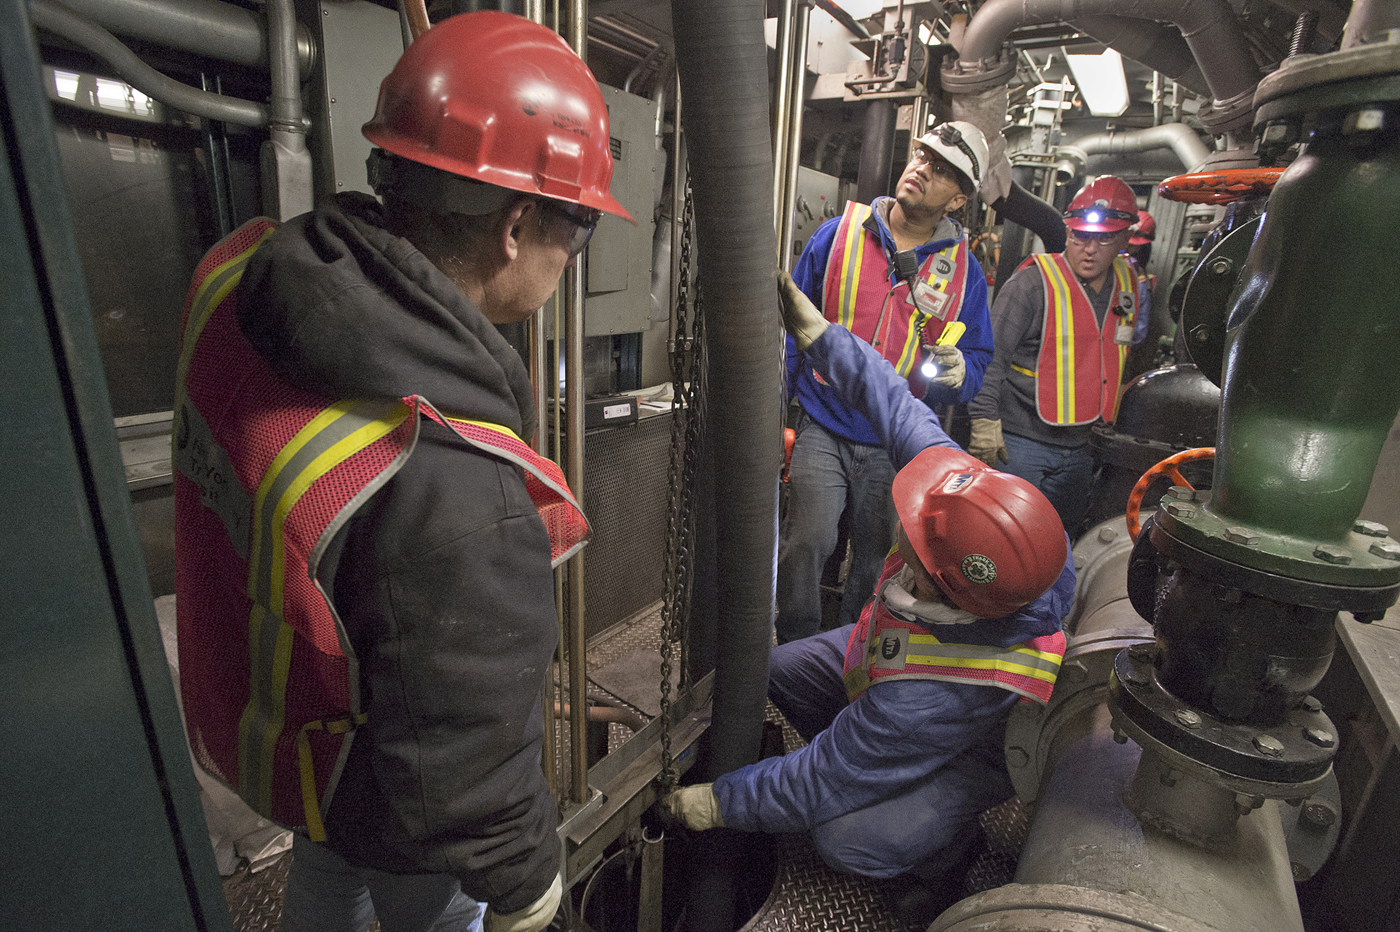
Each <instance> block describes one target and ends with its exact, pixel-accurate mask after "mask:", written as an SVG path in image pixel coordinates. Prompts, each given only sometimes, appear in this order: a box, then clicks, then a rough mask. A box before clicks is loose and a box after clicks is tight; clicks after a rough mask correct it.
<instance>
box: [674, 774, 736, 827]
mask: <svg viewBox="0 0 1400 932" xmlns="http://www.w3.org/2000/svg"><path fill="white" fill-rule="evenodd" d="M713 786H714V784H713V783H697V784H695V785H694V786H685V787H681V788H680V789H678V790H676V791H675V792H674V793H671V794H670V795H669V796H666V797H664V798H663V799H662V800H661V808H662V810H663V811H664V812H665V813H666V814H667V815H669V816H670V817H671V818H673V819H675V820H676V821H677V822H679V823H681V824H682V825H684V826H685V827H686V828H688V829H690V830H691V831H693V832H703V831H705V830H706V829H710V828H723V827H724V818H723V817H722V816H721V815H720V813H719V800H718V799H716V798H715V791H714V790H713V789H712V787H713Z"/></svg>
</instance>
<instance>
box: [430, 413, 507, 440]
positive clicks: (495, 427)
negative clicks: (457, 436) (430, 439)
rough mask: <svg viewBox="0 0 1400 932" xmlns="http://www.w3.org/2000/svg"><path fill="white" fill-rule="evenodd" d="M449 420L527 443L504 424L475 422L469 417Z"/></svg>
mask: <svg viewBox="0 0 1400 932" xmlns="http://www.w3.org/2000/svg"><path fill="white" fill-rule="evenodd" d="M447 419H448V420H449V421H454V422H455V423H458V424H470V425H472V426H473V427H480V428H481V429H483V430H489V431H494V432H495V433H498V434H501V435H502V436H504V437H509V438H510V439H511V440H515V441H518V442H520V443H524V442H525V441H523V440H521V439H520V435H519V434H517V433H516V432H515V431H513V430H511V429H510V428H509V427H507V426H506V425H504V424H493V423H492V422H490V421H473V420H472V419H471V418H468V417H448V418H447Z"/></svg>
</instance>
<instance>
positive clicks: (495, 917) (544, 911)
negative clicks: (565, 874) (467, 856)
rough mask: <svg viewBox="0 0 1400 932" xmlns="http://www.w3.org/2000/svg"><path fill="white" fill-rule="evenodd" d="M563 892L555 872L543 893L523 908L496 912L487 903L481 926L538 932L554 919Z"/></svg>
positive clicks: (491, 930) (493, 931)
mask: <svg viewBox="0 0 1400 932" xmlns="http://www.w3.org/2000/svg"><path fill="white" fill-rule="evenodd" d="M563 893H564V885H563V884H562V883H560V882H559V875H558V874H555V875H554V883H552V884H550V886H549V889H548V890H546V891H544V895H543V896H541V897H540V898H539V899H538V900H535V902H533V903H531V904H530V905H529V906H526V907H525V908H524V909H520V910H516V911H515V912H513V913H496V912H492V910H491V907H490V906H489V905H488V906H487V907H486V918H485V920H483V922H482V924H481V927H482V929H483V930H484V932H540V930H541V929H543V928H545V927H546V926H548V925H549V924H550V923H551V922H553V921H554V914H555V913H556V912H557V911H558V910H559V898H560V897H561V896H562V895H563Z"/></svg>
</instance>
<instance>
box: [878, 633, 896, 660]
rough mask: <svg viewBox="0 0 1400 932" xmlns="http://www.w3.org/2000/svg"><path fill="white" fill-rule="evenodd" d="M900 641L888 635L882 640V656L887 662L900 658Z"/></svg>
mask: <svg viewBox="0 0 1400 932" xmlns="http://www.w3.org/2000/svg"><path fill="white" fill-rule="evenodd" d="M899 648H900V641H899V638H897V637H890V636H888V635H886V636H885V637H883V638H881V639H880V656H881V657H883V658H884V659H885V660H893V659H894V658H896V657H898V656H899Z"/></svg>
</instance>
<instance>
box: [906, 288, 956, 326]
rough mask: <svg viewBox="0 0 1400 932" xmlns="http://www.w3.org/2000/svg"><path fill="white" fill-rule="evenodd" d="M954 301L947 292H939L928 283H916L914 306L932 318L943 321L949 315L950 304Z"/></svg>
mask: <svg viewBox="0 0 1400 932" xmlns="http://www.w3.org/2000/svg"><path fill="white" fill-rule="evenodd" d="M951 299H952V296H951V295H949V294H948V293H947V292H946V291H939V290H938V289H937V288H935V287H933V286H932V285H930V284H929V283H928V282H927V281H923V280H920V281H918V282H915V283H914V306H915V307H917V308H918V309H919V310H921V311H923V312H924V313H925V314H927V315H929V316H930V317H936V318H938V319H939V320H942V319H943V318H944V317H946V316H947V314H948V302H949V301H950V300H951Z"/></svg>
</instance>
